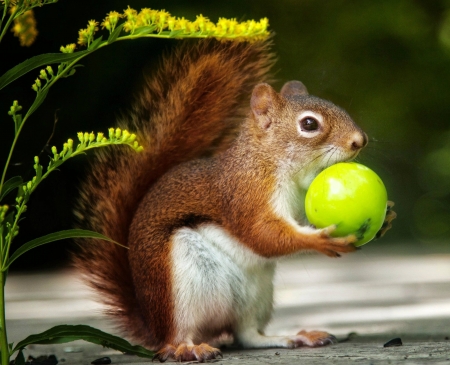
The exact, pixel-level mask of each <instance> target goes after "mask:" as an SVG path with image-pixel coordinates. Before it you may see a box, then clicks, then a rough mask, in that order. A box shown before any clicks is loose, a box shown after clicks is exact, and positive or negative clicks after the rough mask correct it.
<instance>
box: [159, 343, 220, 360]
mask: <svg viewBox="0 0 450 365" xmlns="http://www.w3.org/2000/svg"><path fill="white" fill-rule="evenodd" d="M218 356H220V357H222V353H221V352H220V350H219V349H216V348H214V347H211V346H209V345H208V344H206V343H202V344H200V345H188V344H186V343H182V344H180V345H179V346H178V347H175V346H172V345H166V346H164V347H163V348H162V349H161V350H159V351H158V352H157V353H156V354H155V356H153V359H152V361H154V360H159V361H160V362H165V361H167V360H168V359H173V360H175V361H177V362H180V361H198V362H205V361H207V360H213V359H216V358H217V357H218Z"/></svg>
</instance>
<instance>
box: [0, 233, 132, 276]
mask: <svg viewBox="0 0 450 365" xmlns="http://www.w3.org/2000/svg"><path fill="white" fill-rule="evenodd" d="M66 238H97V239H101V240H105V241H109V242H113V243H115V244H116V245H119V246H122V247H125V248H126V246H123V245H121V244H120V243H118V242H116V241H114V240H112V239H111V238H108V237H106V236H104V235H102V234H100V233H97V232H93V231H88V230H84V229H68V230H65V231H59V232H54V233H50V234H48V235H46V236H42V237H39V238H35V239H34V240H31V241H29V242H27V243H25V244H23V245H22V246H20V247H19V248H18V249H17V250H16V251H15V252H14V253H13V254H12V255H11V257H10V258H9V259H8V261H7V263H6V266H5V268H4V270H7V269H8V268H9V266H10V265H11V264H12V263H13V262H14V261H15V260H16V259H17V258H18V257H20V256H21V255H23V254H24V253H25V252H27V251H29V250H31V249H33V248H35V247H38V246H42V245H45V244H46V243H50V242H54V241H59V240H62V239H66Z"/></svg>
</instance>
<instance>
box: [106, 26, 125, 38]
mask: <svg viewBox="0 0 450 365" xmlns="http://www.w3.org/2000/svg"><path fill="white" fill-rule="evenodd" d="M124 24H125V23H122V24H120V25H119V26H118V27H116V29H114V31H113V32H112V33H111V34H110V35H109V38H108V43H112V42H114V41H115V40H116V39H117V37H118V36H119V34H120V33H121V32H122V28H123V25H124Z"/></svg>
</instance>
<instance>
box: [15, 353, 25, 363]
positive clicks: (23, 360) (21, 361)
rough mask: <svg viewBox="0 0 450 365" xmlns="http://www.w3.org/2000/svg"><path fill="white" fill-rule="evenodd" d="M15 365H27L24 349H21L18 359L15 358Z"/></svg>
mask: <svg viewBox="0 0 450 365" xmlns="http://www.w3.org/2000/svg"><path fill="white" fill-rule="evenodd" d="M14 365H25V357H24V356H23V352H22V350H20V351H19V353H18V354H17V356H16V359H15V360H14Z"/></svg>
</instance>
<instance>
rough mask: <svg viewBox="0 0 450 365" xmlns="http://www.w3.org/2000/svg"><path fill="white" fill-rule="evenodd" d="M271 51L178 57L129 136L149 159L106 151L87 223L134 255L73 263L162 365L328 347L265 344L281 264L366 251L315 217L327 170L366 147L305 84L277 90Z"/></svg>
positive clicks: (152, 81)
mask: <svg viewBox="0 0 450 365" xmlns="http://www.w3.org/2000/svg"><path fill="white" fill-rule="evenodd" d="M273 63H274V55H273V54H272V53H271V51H270V45H269V42H267V41H258V42H253V43H245V42H218V41H215V40H203V41H199V42H196V43H195V44H192V43H189V44H187V45H182V46H181V47H178V49H176V50H175V51H174V52H173V53H172V54H171V55H169V56H166V57H165V58H164V60H163V62H162V63H161V66H160V68H159V70H158V71H157V73H156V75H153V76H152V77H149V78H147V79H146V80H145V85H144V87H143V89H142V90H141V92H140V93H139V94H138V97H137V99H136V101H135V104H134V106H133V108H132V109H131V111H130V112H129V114H128V115H127V116H126V117H123V118H122V120H120V121H119V126H120V127H122V128H126V129H128V130H132V131H133V132H136V133H137V134H138V137H139V141H140V143H141V144H142V145H143V146H144V151H143V152H142V153H139V154H137V153H135V152H131V151H128V150H124V149H108V150H106V151H100V153H98V154H97V157H96V159H95V161H94V163H93V164H92V169H91V172H90V173H89V174H88V177H87V179H86V181H85V182H84V184H82V187H81V197H80V201H79V205H78V208H77V210H76V215H77V216H78V218H79V220H80V222H81V225H82V226H83V227H84V228H90V229H93V230H96V231H98V232H100V233H102V234H104V235H106V236H108V237H110V238H112V239H114V240H115V241H117V242H120V243H121V244H124V245H127V246H128V248H129V249H128V250H126V249H124V248H123V247H120V246H117V245H114V244H111V243H106V242H102V241H96V242H95V243H93V244H88V245H86V244H83V245H82V249H81V252H80V253H78V254H77V255H76V257H75V263H76V265H77V266H78V268H79V269H80V270H81V271H82V273H84V277H85V278H86V280H87V281H88V282H89V283H90V285H91V286H92V287H94V288H95V289H96V290H97V291H98V292H99V293H100V294H101V299H102V300H103V302H104V303H105V304H107V305H108V307H109V311H108V312H109V314H111V315H112V316H113V317H114V318H115V319H116V321H117V322H118V324H119V325H120V328H121V330H122V332H124V334H125V335H126V336H128V338H130V339H132V340H134V341H136V342H138V343H140V344H142V345H144V346H146V347H148V348H150V349H154V350H157V353H156V355H155V359H158V360H160V361H166V360H167V359H170V358H171V359H175V360H178V361H188V360H197V361H200V362H203V361H205V360H209V359H213V358H215V357H217V356H219V355H220V350H218V349H217V348H214V347H212V345H211V344H212V343H215V342H213V341H214V340H215V339H217V338H220V336H222V335H224V334H227V335H231V336H233V339H234V341H235V342H236V343H237V344H240V345H242V346H243V347H252V348H261V347H287V348H294V347H298V346H303V345H306V346H322V345H326V344H329V343H332V342H333V338H334V337H333V336H332V335H330V334H328V333H326V332H321V331H312V332H305V331H300V332H299V333H297V334H295V335H292V336H282V337H275V336H266V335H265V334H264V328H265V326H266V325H267V323H268V321H269V320H270V318H271V313H272V310H273V283H272V281H273V276H274V271H275V267H276V262H277V259H279V258H282V257H284V256H288V255H291V254H294V253H297V252H302V251H305V250H315V251H318V252H320V253H323V254H325V255H328V256H331V257H337V256H339V255H340V254H341V253H347V252H352V251H354V250H355V247H354V246H353V244H352V243H353V242H354V241H355V240H356V238H355V237H354V236H353V235H351V236H348V237H342V238H333V237H331V236H330V233H331V231H332V230H333V229H334V228H333V227H329V228H325V229H315V228H314V227H311V226H309V225H308V223H307V222H306V219H305V217H304V207H303V201H304V193H305V191H306V189H307V188H308V186H309V184H310V183H311V181H312V180H313V178H314V177H315V176H316V175H317V174H318V172H320V171H321V170H322V169H324V168H325V167H327V166H330V165H332V164H334V163H336V162H339V161H348V160H351V159H353V158H355V157H356V156H357V155H358V153H359V152H360V150H361V149H362V148H363V147H365V146H366V144H367V141H368V139H367V136H366V134H365V133H364V132H363V131H362V130H361V129H360V128H359V127H358V126H357V125H356V124H355V123H354V122H353V121H352V119H351V118H350V117H349V115H348V114H347V113H346V112H345V111H344V110H342V109H340V108H339V107H337V106H335V105H334V104H332V103H331V102H328V101H325V100H322V99H319V98H317V97H314V96H310V95H309V94H308V92H307V89H306V87H305V86H304V85H303V84H302V83H301V82H299V81H291V82H288V83H286V84H285V85H284V86H283V88H282V89H281V91H280V93H277V92H276V91H275V90H274V89H273V88H272V87H271V86H269V84H268V82H270V81H271V76H270V73H269V72H270V68H271V66H272V65H273Z"/></svg>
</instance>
